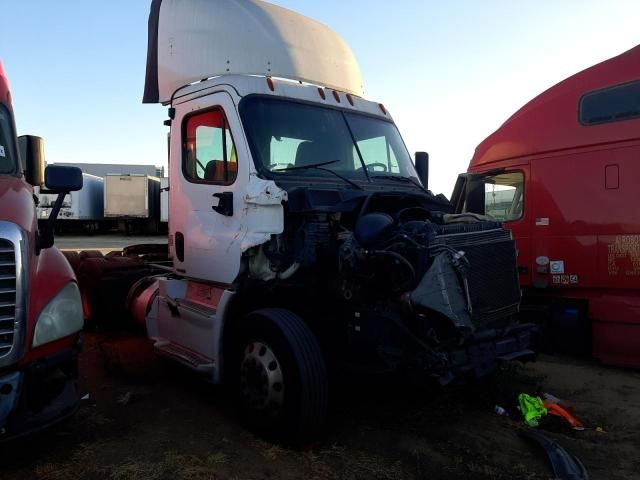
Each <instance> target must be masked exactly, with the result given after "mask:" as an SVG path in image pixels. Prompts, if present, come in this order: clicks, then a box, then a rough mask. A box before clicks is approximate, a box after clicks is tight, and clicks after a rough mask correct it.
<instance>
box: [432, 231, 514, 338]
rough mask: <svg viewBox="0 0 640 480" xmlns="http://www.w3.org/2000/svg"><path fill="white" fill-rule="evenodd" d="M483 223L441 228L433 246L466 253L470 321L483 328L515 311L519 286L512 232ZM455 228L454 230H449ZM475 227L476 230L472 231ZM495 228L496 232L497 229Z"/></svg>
mask: <svg viewBox="0 0 640 480" xmlns="http://www.w3.org/2000/svg"><path fill="white" fill-rule="evenodd" d="M489 225H491V226H492V227H493V228H490V229H486V227H487V224H486V223H484V222H483V223H479V224H475V225H474V224H472V225H465V226H464V227H465V228H459V227H460V226H458V225H455V226H454V225H452V226H445V227H441V230H440V232H439V235H437V236H436V238H435V240H434V241H433V242H432V245H438V244H441V245H447V246H449V247H452V248H454V249H455V250H458V251H460V250H461V251H463V252H465V257H466V259H467V260H468V261H469V264H468V268H467V269H466V272H467V273H466V275H467V281H468V284H469V294H470V296H471V304H472V306H473V315H472V320H473V322H474V323H475V324H476V325H484V324H487V323H490V322H493V321H495V320H498V319H500V318H504V317H506V316H509V315H511V314H514V313H516V312H517V311H518V305H519V303H520V284H519V279H518V267H517V260H516V246H515V241H514V240H512V238H511V232H509V231H508V230H505V229H504V228H501V227H500V226H499V224H493V222H491V223H490V224H489ZM451 227H455V228H451ZM474 227H476V228H474ZM496 227H497V228H496Z"/></svg>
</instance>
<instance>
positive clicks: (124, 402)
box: [117, 392, 133, 407]
mask: <svg viewBox="0 0 640 480" xmlns="http://www.w3.org/2000/svg"><path fill="white" fill-rule="evenodd" d="M132 399H133V394H132V393H131V392H127V393H125V394H124V395H122V396H121V397H120V398H118V400H117V402H118V403H119V404H120V405H122V406H123V407H124V406H126V405H128V404H129V403H131V400H132Z"/></svg>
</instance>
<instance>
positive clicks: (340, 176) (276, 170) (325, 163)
mask: <svg viewBox="0 0 640 480" xmlns="http://www.w3.org/2000/svg"><path fill="white" fill-rule="evenodd" d="M339 161H340V160H331V161H330V162H320V163H312V164H310V165H300V166H299V167H286V168H277V169H275V170H272V171H273V172H290V171H292V170H307V169H310V168H315V169H316V170H322V171H323V172H329V173H332V174H333V175H335V176H336V177H338V178H340V179H342V180H344V181H345V182H347V183H348V184H349V185H352V186H353V187H355V188H357V189H358V190H363V188H362V187H361V186H360V185H358V184H357V183H355V182H353V181H351V180H349V179H348V178H347V177H345V176H342V175H340V174H339V173H338V172H335V171H333V170H331V169H330V168H322V167H324V166H325V165H331V164H333V163H338V162H339Z"/></svg>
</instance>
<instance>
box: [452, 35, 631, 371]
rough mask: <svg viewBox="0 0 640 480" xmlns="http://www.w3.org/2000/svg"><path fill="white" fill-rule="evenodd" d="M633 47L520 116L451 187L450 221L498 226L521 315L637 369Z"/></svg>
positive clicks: (480, 150)
mask: <svg viewBox="0 0 640 480" xmlns="http://www.w3.org/2000/svg"><path fill="white" fill-rule="evenodd" d="M639 157H640V46H638V47H635V48H633V49H631V50H629V51H628V52H626V53H623V54H622V55H619V56H617V57H614V58H611V59H609V60H607V61H605V62H602V63H600V64H598V65H595V66H592V67H590V68H588V69H586V70H584V71H582V72H580V73H578V74H576V75H574V76H572V77H570V78H568V79H566V80H564V81H562V82H560V83H559V84H557V85H555V86H553V87H552V88H550V89H549V90H547V91H545V92H544V93H542V94H541V95H539V96H538V97H536V98H534V99H533V100H531V101H530V102H529V103H528V104H526V105H525V106H524V107H522V108H521V109H520V110H518V111H517V112H516V113H515V114H514V115H513V116H512V117H511V118H509V119H508V120H507V121H506V122H505V123H504V124H503V125H502V126H501V127H500V128H499V129H498V130H497V131H496V132H494V133H493V134H492V135H490V136H489V137H488V138H487V139H485V140H484V141H483V142H482V143H481V144H480V145H479V146H478V147H477V149H476V152H475V155H474V157H473V158H472V160H471V164H470V166H469V173H467V174H464V175H461V176H460V177H459V178H458V182H457V184H456V187H455V190H454V192H453V196H452V203H453V204H454V206H455V208H456V210H457V211H458V212H463V211H466V212H473V213H479V214H487V215H491V216H493V217H495V218H497V219H500V220H503V221H505V222H506V223H505V225H506V226H508V228H510V229H511V231H512V232H513V236H514V238H515V239H516V242H517V246H518V251H519V255H518V269H519V276H520V283H521V285H523V287H524V289H525V295H524V299H523V305H522V310H521V311H522V315H530V317H531V318H537V319H539V318H543V319H544V320H543V321H544V327H545V329H546V331H547V332H548V333H550V334H551V335H548V336H547V338H551V341H552V342H555V343H556V344H558V345H557V346H560V345H559V344H562V345H563V346H564V347H566V346H567V345H573V346H574V350H575V349H578V350H580V349H583V350H584V349H586V348H589V347H588V346H589V345H591V348H592V352H593V356H594V357H596V358H598V359H600V360H601V361H603V362H605V363H609V364H617V365H625V366H633V367H640V208H639V205H638V200H640V193H639V192H638V188H637V179H638V178H640V161H639Z"/></svg>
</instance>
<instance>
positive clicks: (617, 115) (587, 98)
mask: <svg viewBox="0 0 640 480" xmlns="http://www.w3.org/2000/svg"><path fill="white" fill-rule="evenodd" d="M638 117H640V81H636V82H630V83H625V84H623V85H615V86H613V87H608V88H605V89H603V90H597V91H595V92H589V93H587V94H585V95H584V96H583V97H582V98H581V99H580V123H582V124H583V125H597V124H599V123H610V122H619V121H621V120H631V119H632V118H638Z"/></svg>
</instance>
